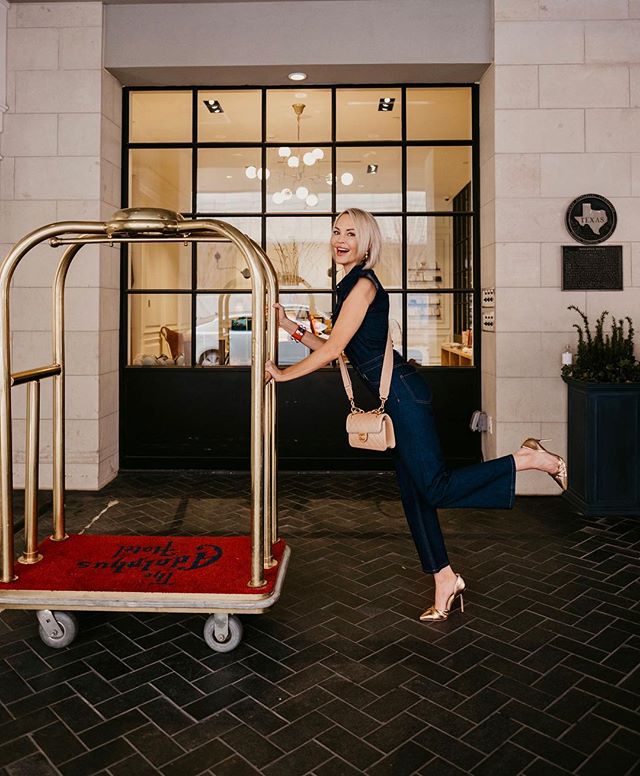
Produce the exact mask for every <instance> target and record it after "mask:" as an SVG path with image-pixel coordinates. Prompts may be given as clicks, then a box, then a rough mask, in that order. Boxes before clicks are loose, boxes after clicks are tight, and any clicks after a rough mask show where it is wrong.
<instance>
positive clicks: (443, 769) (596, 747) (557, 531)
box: [0, 472, 640, 776]
mask: <svg viewBox="0 0 640 776" xmlns="http://www.w3.org/2000/svg"><path fill="white" fill-rule="evenodd" d="M247 492H248V478H247V477H246V476H244V475H219V474H215V475H214V474H210V473H202V472H188V473H167V472H163V473H148V474H131V473H130V474H125V475H121V476H120V477H119V478H118V480H117V481H116V482H114V483H112V484H111V485H110V486H109V487H108V488H105V489H104V490H103V491H102V492H100V493H84V494H80V493H71V494H69V497H68V512H69V526H68V527H69V529H70V530H71V531H78V530H79V529H80V528H81V527H82V526H84V525H85V524H86V523H87V522H88V521H89V520H90V519H91V518H92V517H94V516H95V515H96V514H98V512H100V511H101V510H102V509H103V508H104V507H105V506H106V505H107V504H108V502H109V501H110V500H112V499H118V500H119V504H118V505H116V506H114V507H112V508H111V509H109V510H108V511H107V512H106V513H105V515H104V516H103V517H102V518H100V520H99V521H98V522H97V523H96V524H95V525H94V526H93V527H92V528H91V529H90V530H91V531H92V532H100V533H116V532H118V533H132V534H135V533H140V534H142V533H144V534H171V533H176V534H177V533H183V534H206V533H210V534H215V533H221V534H230V533H233V532H236V531H238V530H242V529H243V528H244V527H245V526H246V524H247V520H248V501H247ZM45 506H46V505H45ZM442 517H443V524H444V528H445V532H446V535H447V539H448V544H449V550H450V555H451V557H452V558H453V559H454V563H455V567H456V568H459V570H460V571H462V572H464V576H465V579H466V581H467V587H468V591H469V592H468V594H467V596H466V597H465V603H466V604H467V608H466V612H465V614H464V615H461V614H460V613H459V612H458V611H456V612H455V613H454V614H453V616H452V617H451V618H450V619H449V620H448V621H447V622H445V623H441V624H433V625H423V624H420V623H419V622H418V621H417V616H418V614H419V613H420V612H421V611H422V609H423V608H424V607H425V606H426V605H428V604H429V603H430V597H431V589H430V584H429V583H428V580H426V579H425V577H424V576H423V575H422V574H421V573H420V571H419V569H418V566H417V563H416V559H415V555H414V550H413V546H412V543H411V541H410V539H409V537H408V532H407V529H406V526H405V523H404V520H403V517H402V513H401V508H400V503H399V499H398V493H397V490H396V487H395V483H394V480H393V476H392V475H390V474H388V473H385V474H337V475H336V474H318V473H314V474H311V475H307V474H291V473H287V474H283V475H282V476H281V523H282V533H283V535H284V536H285V537H287V538H288V539H289V541H290V543H291V545H292V548H293V556H292V562H291V566H290V570H289V575H288V578H287V580H286V584H285V587H284V591H283V596H282V598H281V600H280V602H279V603H278V604H277V605H276V607H275V608H274V609H273V610H272V611H271V612H269V613H268V614H266V615H262V616H259V617H248V616H247V617H245V618H244V621H245V639H244V641H243V643H242V644H241V645H240V647H239V648H238V649H237V650H235V651H234V652H231V653H228V654H219V653H213V652H211V651H210V650H209V649H208V647H207V646H206V645H205V643H204V641H203V639H202V625H203V621H204V617H203V616H193V615H180V614H175V615H169V614H167V615H154V614H120V613H81V614H80V628H81V629H80V634H79V636H78V639H77V640H76V642H75V643H74V644H73V645H72V646H71V647H69V648H66V649H62V650H52V649H49V648H48V647H46V646H44V645H43V644H42V643H41V641H40V639H39V638H38V636H37V627H36V620H35V616H34V614H33V613H29V612H21V611H7V612H4V613H3V614H2V615H0V776H49V775H50V774H63V776H89V775H90V774H99V775H100V776H109V775H110V776H124V775H125V774H126V775H127V776H130V775H131V774H134V775H135V776H146V774H167V775H168V774H172V775H173V774H177V775H178V776H190V775H191V774H193V775H194V776H195V774H202V773H204V774H215V775H216V776H245V774H256V773H259V774H265V775H266V776H272V774H273V776H275V775H276V774H278V776H282V775H284V776H289V775H290V776H296V775H297V774H300V776H302V774H314V775H315V776H349V775H350V774H359V773H366V774H371V776H383V775H386V774H390V775H391V774H393V776H404V775H405V774H413V773H418V774H437V776H449V774H451V775H453V774H461V773H472V774H475V775H476V776H484V774H496V773H497V774H500V776H509V775H510V774H526V775H527V776H538V774H540V775H541V776H554V774H563V773H564V774H566V773H578V774H584V776H588V775H591V774H594V775H599V774H616V776H621V775H622V774H631V773H637V772H640V770H639V769H640V735H638V730H640V724H639V718H638V713H637V712H638V703H639V694H638V676H639V672H638V668H637V667H638V662H639V661H638V658H639V657H640V628H639V622H640V607H639V606H638V603H637V602H638V593H639V588H638V565H639V562H638V543H639V539H640V522H639V521H637V520H636V521H634V520H632V519H615V518H607V519H593V518H592V519H587V518H583V517H580V516H577V515H575V514H573V513H572V512H571V511H570V509H569V508H568V507H567V506H566V504H565V503H564V502H563V501H562V499H561V498H526V499H524V498H523V499H519V500H518V502H517V506H516V509H514V510H513V511H512V512H497V511H493V512H492V511H484V510H476V511H472V510H457V511H448V512H443V513H442ZM43 519H44V518H43ZM42 530H43V533H44V531H45V530H46V528H44V527H43V529H42Z"/></svg>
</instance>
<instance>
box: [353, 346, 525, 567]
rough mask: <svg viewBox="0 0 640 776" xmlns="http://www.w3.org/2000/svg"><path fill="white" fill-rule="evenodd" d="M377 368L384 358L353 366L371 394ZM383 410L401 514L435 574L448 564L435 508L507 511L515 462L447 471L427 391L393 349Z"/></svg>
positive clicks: (498, 460)
mask: <svg viewBox="0 0 640 776" xmlns="http://www.w3.org/2000/svg"><path fill="white" fill-rule="evenodd" d="M381 368H382V356H376V357H375V358H373V359H371V360H370V361H366V362H365V363H362V364H358V366H357V371H358V372H359V374H360V376H361V377H362V378H363V380H364V382H365V384H366V385H367V387H368V388H369V389H370V390H371V391H372V392H373V393H376V392H377V391H378V388H379V385H380V371H381ZM386 411H387V413H388V414H389V415H390V416H391V419H392V420H393V427H394V431H395V437H396V446H395V448H394V450H393V454H394V459H395V466H396V473H397V476H398V484H399V486H400V495H401V497H402V505H403V507H404V512H405V515H406V518H407V522H408V523H409V528H410V529H411V535H412V536H413V541H414V542H415V545H416V549H417V550H418V555H419V557H420V562H421V564H422V568H423V569H424V571H426V572H427V573H431V574H433V573H435V572H437V571H440V570H441V569H443V568H444V567H445V566H448V565H449V559H448V557H447V551H446V549H445V545H444V539H443V537H442V531H441V529H440V522H439V520H438V513H437V508H438V507H446V508H455V507H471V508H487V509H510V508H511V507H512V506H513V502H514V494H515V460H514V458H513V456H511V455H508V456H504V457H502V458H496V459H494V460H492V461H485V462H484V463H477V464H473V465H471V466H464V467H461V468H459V469H447V467H446V466H445V463H444V459H443V457H442V452H441V449H440V442H439V440H438V435H437V432H436V426H435V421H434V417H433V411H432V407H431V390H430V388H429V387H428V385H427V384H426V383H425V381H424V380H423V379H422V377H421V375H420V374H419V373H418V372H417V370H416V369H415V368H414V367H413V366H411V364H408V363H406V361H404V360H403V359H402V357H401V356H399V355H398V354H397V353H394V367H393V377H392V379H391V389H390V391H389V398H388V400H387V404H386Z"/></svg>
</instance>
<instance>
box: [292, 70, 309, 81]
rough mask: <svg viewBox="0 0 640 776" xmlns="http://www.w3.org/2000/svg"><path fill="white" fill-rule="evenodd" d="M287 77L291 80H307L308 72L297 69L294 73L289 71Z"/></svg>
mask: <svg viewBox="0 0 640 776" xmlns="http://www.w3.org/2000/svg"><path fill="white" fill-rule="evenodd" d="M287 78H288V79H289V80H290V81H306V80H307V74H306V73H302V72H300V71H296V72H294V73H289V75H288V76H287Z"/></svg>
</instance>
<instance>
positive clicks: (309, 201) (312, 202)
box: [305, 194, 320, 207]
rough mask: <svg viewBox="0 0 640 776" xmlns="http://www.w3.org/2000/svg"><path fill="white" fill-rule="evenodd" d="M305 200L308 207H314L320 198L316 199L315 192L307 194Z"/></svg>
mask: <svg viewBox="0 0 640 776" xmlns="http://www.w3.org/2000/svg"><path fill="white" fill-rule="evenodd" d="M305 201H306V203H307V205H309V207H315V206H316V205H317V204H318V202H319V201H320V200H319V199H318V196H317V194H309V196H308V197H307V199H306V200H305Z"/></svg>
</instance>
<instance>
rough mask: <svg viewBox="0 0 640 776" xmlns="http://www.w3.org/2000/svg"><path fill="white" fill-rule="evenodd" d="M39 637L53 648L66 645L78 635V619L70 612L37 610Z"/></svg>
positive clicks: (60, 647)
mask: <svg viewBox="0 0 640 776" xmlns="http://www.w3.org/2000/svg"><path fill="white" fill-rule="evenodd" d="M38 620H44V622H45V625H43V623H42V621H41V622H40V626H39V628H38V630H39V633H40V638H41V639H42V641H43V642H44V643H45V644H46V645H47V646H48V647H53V648H54V649H62V647H68V646H69V644H71V643H72V642H73V641H74V640H75V638H76V636H77V635H78V620H77V618H76V616H75V614H72V613H71V612H48V613H45V612H38Z"/></svg>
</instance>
